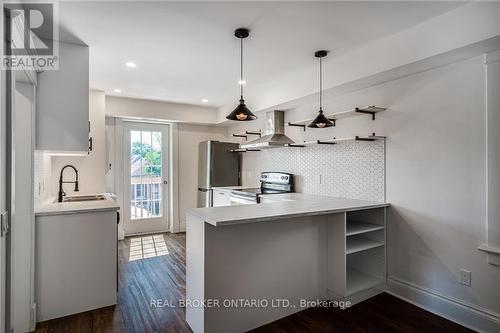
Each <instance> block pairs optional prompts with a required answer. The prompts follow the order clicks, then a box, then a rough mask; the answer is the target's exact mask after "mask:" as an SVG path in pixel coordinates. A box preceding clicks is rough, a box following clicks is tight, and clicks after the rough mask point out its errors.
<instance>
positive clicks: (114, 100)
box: [106, 96, 227, 231]
mask: <svg viewBox="0 0 500 333" xmlns="http://www.w3.org/2000/svg"><path fill="white" fill-rule="evenodd" d="M190 110H191V111H190ZM195 110H196V113H191V112H194V111H195ZM116 115H120V117H115V116H116ZM197 115H198V116H197ZM215 115H216V111H215V110H214V109H209V108H201V107H196V108H193V107H190V109H187V106H186V105H184V104H175V103H163V102H155V101H145V100H137V99H132V98H120V97H111V96H106V116H107V118H108V119H107V121H106V124H107V125H106V130H107V131H110V132H111V131H114V135H111V136H110V137H112V136H114V140H113V142H112V143H111V145H112V147H110V149H111V150H113V151H114V161H113V162H112V164H114V166H115V168H112V169H111V171H110V172H108V174H107V176H106V179H107V182H108V186H107V190H108V191H114V192H117V195H118V201H119V202H120V204H121V205H123V203H122V201H121V198H120V195H121V192H122V191H123V190H122V185H123V180H122V179H123V173H122V171H123V170H122V169H123V162H122V157H121V156H122V155H121V153H120V150H121V149H123V148H122V146H121V145H122V142H121V141H122V140H123V130H122V125H121V119H122V118H121V117H123V119H129V120H134V119H141V120H143V121H147V120H151V121H156V122H157V121H162V120H163V121H165V120H166V119H169V120H172V119H177V120H179V119H183V121H189V119H191V121H194V120H193V119H195V120H196V122H199V121H202V120H203V119H205V120H206V119H208V118H207V117H208V116H209V117H212V116H213V117H215ZM214 119H215V118H214ZM172 132H173V136H174V137H175V136H176V141H177V147H176V149H175V148H174V150H173V152H174V153H175V151H177V161H174V163H177V165H176V166H177V170H178V174H177V179H178V198H176V199H177V200H176V202H177V203H176V204H175V200H174V207H173V209H175V210H176V212H173V214H172V216H171V218H172V219H174V220H175V221H170V222H171V225H172V230H174V231H178V230H180V231H184V230H185V221H186V217H185V212H186V210H187V209H188V208H193V207H196V206H197V196H198V145H199V143H200V142H201V141H206V140H219V141H224V140H226V141H227V138H226V128H225V127H223V126H214V125H204V124H193V123H190V124H188V123H184V122H179V123H177V124H176V128H175V129H173V130H172ZM111 178H114V184H113V182H112V181H111ZM120 182H121V183H120Z"/></svg>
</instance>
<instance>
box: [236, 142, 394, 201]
mask: <svg viewBox="0 0 500 333" xmlns="http://www.w3.org/2000/svg"><path fill="white" fill-rule="evenodd" d="M262 171H281V172H289V173H293V174H294V177H295V178H294V179H295V191H296V192H302V193H309V194H319V195H329V196H338V197H345V198H354V199H363V200H372V201H385V143H384V141H383V140H380V141H373V142H359V141H358V142H346V143H340V144H336V145H321V144H319V145H311V146H307V147H304V148H292V147H284V148H278V149H268V150H262V151H258V152H247V153H244V154H243V158H242V175H243V179H242V182H243V185H255V182H256V180H257V179H258V175H259V174H260V172H262Z"/></svg>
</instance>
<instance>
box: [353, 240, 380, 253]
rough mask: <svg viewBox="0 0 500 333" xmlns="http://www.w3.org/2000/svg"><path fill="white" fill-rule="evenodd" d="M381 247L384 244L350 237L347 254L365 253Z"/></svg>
mask: <svg viewBox="0 0 500 333" xmlns="http://www.w3.org/2000/svg"><path fill="white" fill-rule="evenodd" d="M379 246H384V242H382V241H377V240H374V239H370V238H365V237H360V236H356V237H349V236H348V237H347V242H346V254H352V253H356V252H360V251H365V250H369V249H373V248H376V247H379Z"/></svg>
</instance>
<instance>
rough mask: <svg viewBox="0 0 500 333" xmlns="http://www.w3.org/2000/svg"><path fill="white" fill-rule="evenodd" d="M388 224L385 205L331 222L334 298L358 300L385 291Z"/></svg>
mask: <svg viewBox="0 0 500 333" xmlns="http://www.w3.org/2000/svg"><path fill="white" fill-rule="evenodd" d="M385 226H386V208H385V207H381V208H372V209H366V210H359V211H351V212H347V213H345V214H344V215H343V217H342V218H336V219H333V220H331V221H329V224H328V235H329V236H328V248H329V250H328V253H329V258H328V265H329V268H328V274H329V277H328V292H329V294H330V295H331V296H333V298H337V299H338V298H339V297H340V298H344V299H346V300H350V301H354V302H356V300H359V299H363V297H364V296H363V295H366V294H372V295H374V294H377V293H380V292H382V291H383V290H384V287H385V280H386V259H385V258H386V249H385V244H386V235H385ZM342 249H343V250H344V251H342ZM342 268H343V269H342Z"/></svg>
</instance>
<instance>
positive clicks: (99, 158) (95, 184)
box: [50, 90, 106, 196]
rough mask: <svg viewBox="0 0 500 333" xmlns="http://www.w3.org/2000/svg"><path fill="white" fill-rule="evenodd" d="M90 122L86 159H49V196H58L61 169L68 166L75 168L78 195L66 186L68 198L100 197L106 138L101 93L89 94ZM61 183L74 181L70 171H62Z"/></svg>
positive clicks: (58, 157)
mask: <svg viewBox="0 0 500 333" xmlns="http://www.w3.org/2000/svg"><path fill="white" fill-rule="evenodd" d="M89 108H90V110H89V118H90V126H91V136H92V139H93V150H92V151H91V152H90V154H89V155H87V156H52V179H51V184H50V185H51V187H50V188H51V190H50V193H51V196H57V192H58V189H59V175H60V173H61V169H62V168H63V167H64V166H65V165H67V164H71V165H74V166H75V167H76V168H77V169H78V174H79V178H80V184H79V185H80V191H79V192H74V191H73V189H74V186H73V184H65V185H64V191H65V192H66V194H67V195H84V194H95V193H103V192H105V190H106V185H105V173H106V167H105V164H106V162H105V161H106V137H105V96H104V92H102V91H96V90H91V91H90V92H89ZM64 179H65V180H69V181H72V180H74V173H73V170H72V169H70V168H68V169H66V170H65V171H64Z"/></svg>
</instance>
